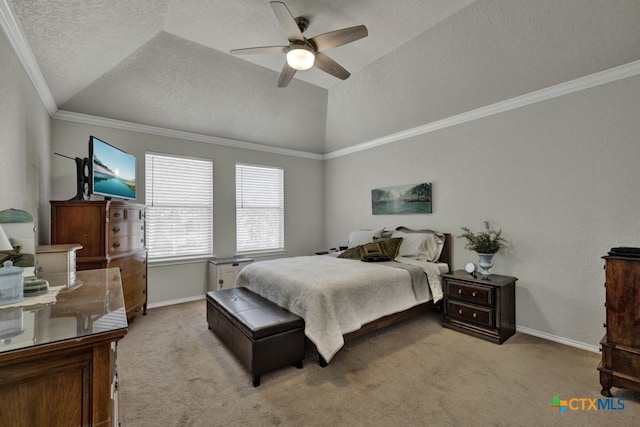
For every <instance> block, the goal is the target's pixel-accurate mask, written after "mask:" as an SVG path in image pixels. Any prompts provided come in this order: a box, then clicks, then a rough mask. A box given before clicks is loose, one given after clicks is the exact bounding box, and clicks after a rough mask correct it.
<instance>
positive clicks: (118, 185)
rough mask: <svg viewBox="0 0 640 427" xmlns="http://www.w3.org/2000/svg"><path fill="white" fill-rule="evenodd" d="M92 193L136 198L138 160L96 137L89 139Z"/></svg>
mask: <svg viewBox="0 0 640 427" xmlns="http://www.w3.org/2000/svg"><path fill="white" fill-rule="evenodd" d="M89 157H90V161H91V177H90V181H91V193H92V194H98V195H101V196H105V197H119V198H122V199H135V198H136V158H135V157H134V156H132V155H131V154H129V153H126V152H124V151H122V150H120V149H118V148H116V147H114V146H113V145H110V144H108V143H106V142H104V141H102V140H100V139H98V138H96V137H95V136H91V137H90V138H89Z"/></svg>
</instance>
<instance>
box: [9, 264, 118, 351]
mask: <svg viewBox="0 0 640 427" xmlns="http://www.w3.org/2000/svg"><path fill="white" fill-rule="evenodd" d="M42 278H43V279H46V280H47V281H48V282H49V286H50V290H51V289H52V288H54V287H60V288H59V289H60V290H59V291H58V293H57V294H56V296H55V302H49V303H44V304H43V303H40V304H36V305H29V304H30V302H31V301H35V299H34V298H37V297H29V298H25V299H24V301H22V303H21V304H23V305H22V306H20V307H12V308H5V307H3V306H0V356H2V354H5V353H8V352H12V351H14V350H26V349H30V348H36V347H39V346H43V345H47V344H53V343H57V342H63V341H68V340H79V339H89V338H91V337H92V336H94V335H95V336H97V335H103V334H109V333H114V332H119V333H120V334H122V332H123V331H122V330H125V331H124V332H125V333H126V329H127V316H126V311H125V307H124V298H123V294H122V284H121V278H120V271H119V270H118V269H117V268H106V269H98V270H85V271H78V272H77V273H76V278H75V281H74V283H71V284H70V283H68V278H67V275H66V274H64V273H63V274H51V275H47V276H43V277H42Z"/></svg>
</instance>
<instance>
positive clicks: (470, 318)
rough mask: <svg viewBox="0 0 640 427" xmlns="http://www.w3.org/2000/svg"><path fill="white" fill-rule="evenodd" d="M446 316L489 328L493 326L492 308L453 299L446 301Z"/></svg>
mask: <svg viewBox="0 0 640 427" xmlns="http://www.w3.org/2000/svg"><path fill="white" fill-rule="evenodd" d="M447 316H449V317H451V318H454V319H460V320H464V321H466V322H473V323H476V324H478V325H482V326H487V327H490V328H493V325H494V322H493V317H494V316H493V310H492V309H490V308H484V307H478V306H473V305H469V304H465V303H463V302H459V301H454V300H449V301H447Z"/></svg>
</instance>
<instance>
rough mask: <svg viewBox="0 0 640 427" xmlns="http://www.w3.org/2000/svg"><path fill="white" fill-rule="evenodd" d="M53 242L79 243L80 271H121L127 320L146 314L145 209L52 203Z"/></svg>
mask: <svg viewBox="0 0 640 427" xmlns="http://www.w3.org/2000/svg"><path fill="white" fill-rule="evenodd" d="M51 243H52V244H60V243H78V244H80V245H82V249H80V250H79V251H78V252H77V253H76V265H77V268H78V270H92V269H96V268H113V267H115V268H118V269H119V270H120V275H121V276H122V288H123V291H124V303H125V307H126V309H127V318H128V319H131V318H133V317H134V316H135V314H136V312H139V311H142V313H143V314H146V312H147V250H146V246H145V206H144V205H141V204H137V203H130V202H114V201H109V200H104V201H82V200H69V201H52V202H51Z"/></svg>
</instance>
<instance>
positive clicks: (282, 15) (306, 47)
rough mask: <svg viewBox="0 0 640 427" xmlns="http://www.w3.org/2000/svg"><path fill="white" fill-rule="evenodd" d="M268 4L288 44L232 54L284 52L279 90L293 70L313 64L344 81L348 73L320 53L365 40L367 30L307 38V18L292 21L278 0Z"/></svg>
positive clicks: (285, 6) (358, 29) (362, 27)
mask: <svg viewBox="0 0 640 427" xmlns="http://www.w3.org/2000/svg"><path fill="white" fill-rule="evenodd" d="M270 3H271V8H272V9H273V12H274V13H275V15H276V18H277V19H278V21H279V22H280V25H281V26H282V29H283V30H284V33H285V34H286V36H287V39H289V45H288V46H261V47H250V48H246V49H233V50H231V51H230V52H231V53H232V54H234V55H246V54H251V55H253V54H265V53H266V54H273V53H286V54H287V62H285V64H284V67H283V68H282V72H281V73H280V78H279V79H278V87H286V86H287V85H288V84H289V82H290V81H291V79H292V78H293V76H294V74H295V73H296V71H299V70H300V71H302V70H308V69H309V68H311V67H313V66H314V65H315V66H316V67H317V68H319V69H321V70H322V71H324V72H325V73H328V74H331V75H332V76H334V77H337V78H339V79H342V80H345V79H347V78H348V77H349V76H350V75H351V73H349V72H348V71H347V70H345V69H344V68H343V67H342V66H341V65H340V64H338V63H337V62H336V61H334V60H333V59H331V58H329V57H328V56H327V55H325V54H324V53H322V52H323V51H325V50H328V49H331V48H334V47H338V46H342V45H345V44H347V43H351V42H353V41H356V40H359V39H361V38H364V37H367V35H368V34H369V32H368V31H367V27H365V26H364V25H357V26H355V27H349V28H343V29H341V30H335V31H330V32H328V33H323V34H319V35H317V36H315V37H311V38H310V39H308V38H306V37H305V36H303V35H302V33H304V31H305V30H306V29H307V27H308V26H309V21H308V20H307V19H306V18H304V17H302V16H301V17H298V18H294V17H293V15H292V14H291V12H290V11H289V8H287V5H286V4H284V3H283V2H281V1H272V2H270Z"/></svg>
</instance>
